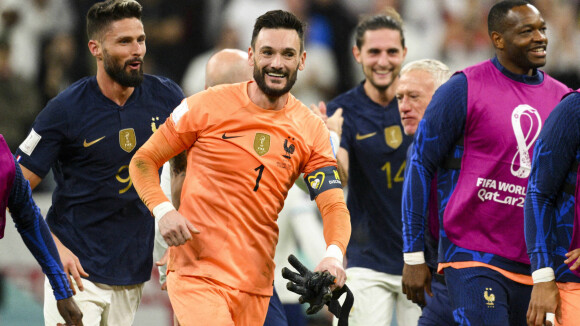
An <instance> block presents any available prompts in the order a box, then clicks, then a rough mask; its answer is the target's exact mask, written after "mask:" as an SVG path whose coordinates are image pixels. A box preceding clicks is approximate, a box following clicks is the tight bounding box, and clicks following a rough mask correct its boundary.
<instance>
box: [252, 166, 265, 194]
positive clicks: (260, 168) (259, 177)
mask: <svg viewBox="0 0 580 326" xmlns="http://www.w3.org/2000/svg"><path fill="white" fill-rule="evenodd" d="M254 171H260V172H258V177H257V178H256V186H255V187H254V191H258V187H260V179H262V172H264V164H262V165H260V166H258V167H257V168H255V169H254Z"/></svg>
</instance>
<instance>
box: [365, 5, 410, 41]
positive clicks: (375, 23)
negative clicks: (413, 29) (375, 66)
mask: <svg viewBox="0 0 580 326" xmlns="http://www.w3.org/2000/svg"><path fill="white" fill-rule="evenodd" d="M383 28H386V29H392V30H395V31H399V33H400V34H401V45H402V46H403V48H404V47H405V35H404V33H403V19H401V15H399V13H398V12H397V11H396V10H395V9H393V8H389V9H387V10H385V13H384V14H380V15H374V16H368V17H365V18H363V19H362V20H361V21H360V22H359V23H358V25H356V29H355V39H356V47H357V48H359V49H360V48H361V47H362V45H363V43H364V36H365V32H366V31H375V30H378V29H383Z"/></svg>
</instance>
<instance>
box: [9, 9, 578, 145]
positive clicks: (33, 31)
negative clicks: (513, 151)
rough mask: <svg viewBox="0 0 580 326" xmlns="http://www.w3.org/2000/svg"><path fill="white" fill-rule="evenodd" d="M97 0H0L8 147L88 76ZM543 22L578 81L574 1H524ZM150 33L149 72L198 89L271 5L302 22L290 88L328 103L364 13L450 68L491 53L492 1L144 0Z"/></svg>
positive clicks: (553, 60) (561, 68)
mask: <svg viewBox="0 0 580 326" xmlns="http://www.w3.org/2000/svg"><path fill="white" fill-rule="evenodd" d="M95 2H96V1H94V0H0V117H2V118H1V119H0V131H1V133H2V134H3V135H4V137H5V138H6V140H7V141H8V144H9V146H10V148H11V150H12V151H15V150H16V147H17V146H18V145H19V144H20V142H22V140H24V138H25V137H26V135H27V133H28V130H29V128H30V125H31V123H32V121H33V120H34V118H35V117H36V115H37V114H38V112H39V111H40V110H41V109H42V108H43V107H44V105H45V104H46V102H47V101H48V100H50V99H51V98H52V97H54V96H55V95H56V94H58V93H59V92H60V91H61V90H63V89H64V88H66V87H67V86H69V85H70V84H71V83H72V82H74V81H76V80H77V79H79V78H81V77H83V76H86V75H90V74H93V69H94V68H95V67H94V62H93V60H91V57H90V55H89V52H88V51H87V50H86V48H85V47H86V46H87V42H88V40H87V36H86V32H85V26H84V23H85V18H84V13H86V12H87V10H88V8H89V7H90V6H91V5H92V4H93V3H95ZM530 2H532V3H533V4H534V5H536V6H537V7H538V8H539V9H540V11H541V12H542V13H543V15H544V17H545V19H546V21H547V25H548V38H549V45H548V63H547V65H546V66H545V67H544V68H543V69H544V70H545V71H547V72H548V73H549V74H551V75H552V76H553V77H555V78H556V79H559V80H560V81H562V82H563V83H565V84H567V85H568V86H569V87H571V88H574V89H577V88H580V65H578V64H576V61H577V59H578V58H580V30H579V29H580V0H536V1H530ZM140 3H141V4H142V5H143V8H144V16H143V22H144V24H145V31H146V34H147V41H146V42H147V55H146V57H145V64H146V66H145V72H147V73H151V74H159V75H164V76H167V77H169V78H171V79H173V80H174V81H176V82H177V83H179V84H180V85H181V86H182V88H183V90H184V92H185V94H186V95H191V94H193V93H195V92H198V91H200V90H202V89H203V87H204V82H203V81H204V70H205V63H206V62H207V59H208V58H209V56H210V55H211V54H212V53H213V52H215V51H217V50H219V49H223V48H239V49H242V50H247V48H248V46H249V43H250V37H251V31H252V26H253V24H254V20H255V18H256V17H258V16H259V15H260V14H263V13H264V12H266V11H267V10H271V9H285V10H289V11H292V12H293V13H295V14H296V15H297V16H299V17H300V18H302V19H303V20H305V21H306V22H307V23H308V30H307V36H306V50H307V59H306V69H305V70H304V71H303V72H301V73H300V74H299V76H298V82H297V84H296V86H295V87H294V89H293V92H292V93H293V94H294V95H295V96H296V97H298V98H299V99H300V100H302V101H303V102H304V103H305V104H307V105H308V104H311V103H317V102H318V101H320V100H325V101H326V100H329V99H331V98H333V97H334V96H335V95H337V94H339V93H341V92H344V91H346V90H348V89H350V88H351V87H353V86H354V85H355V84H357V83H359V82H361V81H362V79H363V77H362V76H363V75H362V72H361V71H359V70H360V68H359V67H358V66H357V65H355V64H354V59H353V56H352V53H351V51H352V45H353V44H354V42H353V36H352V35H353V29H354V27H355V25H356V23H357V21H358V19H359V17H360V16H361V15H368V14H373V13H378V12H380V11H382V10H384V9H385V8H386V7H394V8H395V9H396V10H397V11H398V12H400V13H401V16H402V18H403V20H404V23H405V25H404V31H405V37H406V40H405V41H406V46H407V48H408V54H407V58H406V60H407V62H409V61H412V60H415V59H421V58H436V59H439V60H441V61H443V62H444V63H446V64H447V65H448V66H449V67H450V68H451V70H453V71H455V70H460V69H462V68H464V67H466V66H468V65H471V64H474V63H476V62H479V61H483V60H486V59H488V58H489V57H490V56H492V55H493V53H492V52H491V51H492V46H491V45H490V43H489V42H490V41H489V37H488V35H487V23H486V20H487V12H488V11H489V8H490V7H491V6H492V5H493V4H494V3H495V1H494V0H404V1H403V0H356V1H355V0H172V1H163V0H140Z"/></svg>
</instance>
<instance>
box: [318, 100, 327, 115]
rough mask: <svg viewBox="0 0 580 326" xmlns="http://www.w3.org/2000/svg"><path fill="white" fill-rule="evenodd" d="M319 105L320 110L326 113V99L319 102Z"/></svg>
mask: <svg viewBox="0 0 580 326" xmlns="http://www.w3.org/2000/svg"><path fill="white" fill-rule="evenodd" d="M318 107H319V108H320V112H321V113H322V114H324V115H326V103H324V101H320V102H318Z"/></svg>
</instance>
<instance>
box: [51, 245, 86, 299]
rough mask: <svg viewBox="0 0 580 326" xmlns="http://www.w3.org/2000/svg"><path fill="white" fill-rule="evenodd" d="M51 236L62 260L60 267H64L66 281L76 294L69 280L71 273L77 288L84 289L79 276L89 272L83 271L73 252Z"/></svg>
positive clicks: (84, 275)
mask: <svg viewBox="0 0 580 326" xmlns="http://www.w3.org/2000/svg"><path fill="white" fill-rule="evenodd" d="M52 237H53V239H54V243H55V244H56V248H57V250H58V254H59V256H60V260H61V262H62V267H63V268H64V273H65V275H67V277H68V283H69V284H70V288H71V290H72V292H73V294H77V292H76V290H75V287H74V285H73V282H72V280H71V275H72V278H73V279H74V280H75V283H76V284H77V287H78V288H79V290H80V291H84V290H85V288H84V286H83V281H82V278H81V276H82V277H89V274H88V273H87V272H85V270H84V269H83V266H82V265H81V262H80V260H79V258H78V257H77V256H76V255H75V254H73V253H72V251H70V250H69V249H68V248H67V247H65V246H64V245H63V244H62V242H60V240H59V239H58V238H57V237H56V236H54V235H53V236H52Z"/></svg>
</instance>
